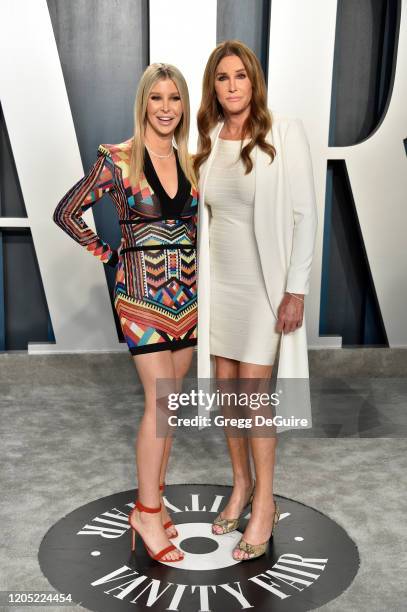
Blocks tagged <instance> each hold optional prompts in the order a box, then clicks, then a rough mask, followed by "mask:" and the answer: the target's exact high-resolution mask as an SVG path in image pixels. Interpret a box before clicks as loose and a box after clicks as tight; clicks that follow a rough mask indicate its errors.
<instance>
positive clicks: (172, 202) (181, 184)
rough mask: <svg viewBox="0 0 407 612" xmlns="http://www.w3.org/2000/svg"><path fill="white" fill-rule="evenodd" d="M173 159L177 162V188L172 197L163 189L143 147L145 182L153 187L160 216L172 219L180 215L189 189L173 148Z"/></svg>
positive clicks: (189, 186) (189, 184) (188, 183)
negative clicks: (158, 202) (160, 212)
mask: <svg viewBox="0 0 407 612" xmlns="http://www.w3.org/2000/svg"><path fill="white" fill-rule="evenodd" d="M174 154H175V161H176V164H177V177H178V189H177V193H176V194H175V196H174V197H173V198H170V196H169V195H168V193H167V192H166V191H165V189H164V187H163V186H162V184H161V181H160V179H159V177H158V174H157V172H156V170H155V168H154V165H153V162H152V161H151V157H150V154H149V152H148V151H147V148H145V152H144V174H145V177H146V179H147V182H148V183H149V184H150V185H151V187H152V188H153V191H154V193H155V194H156V195H157V196H158V199H159V200H160V204H161V211H162V216H163V217H165V218H167V219H174V218H177V217H179V216H180V214H181V213H182V211H183V209H184V206H185V202H186V201H187V200H188V198H189V195H190V191H191V183H190V182H189V181H188V179H187V178H186V176H185V174H184V172H183V170H182V168H181V164H180V163H179V159H178V152H177V150H176V149H174Z"/></svg>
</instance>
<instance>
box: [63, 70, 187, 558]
mask: <svg viewBox="0 0 407 612" xmlns="http://www.w3.org/2000/svg"><path fill="white" fill-rule="evenodd" d="M134 115H135V117H134V119H135V133H134V136H133V137H132V138H129V139H128V140H126V141H125V142H122V143H120V144H109V145H107V144H105V145H101V146H100V147H99V151H98V158H97V160H96V162H95V164H94V165H93V166H92V167H91V169H90V170H89V172H88V174H87V175H86V176H85V177H83V178H82V179H81V180H80V181H79V182H78V183H77V184H76V185H74V187H73V188H72V189H71V190H70V191H68V193H67V194H66V195H65V196H64V197H63V198H62V200H61V202H60V203H59V204H58V206H57V209H56V211H55V213H54V220H55V222H56V223H57V224H58V225H59V226H60V227H61V228H62V229H63V230H64V231H65V232H67V234H68V235H69V236H71V237H72V238H73V239H74V240H76V241H77V242H79V243H80V244H81V245H83V246H84V247H85V248H86V249H87V250H89V251H90V252H92V253H93V254H94V255H96V256H97V257H98V258H99V259H100V260H101V261H102V262H103V263H106V264H107V265H111V266H114V267H116V284H115V290H114V304H115V309H116V312H117V315H118V318H119V320H120V324H121V327H122V330H123V334H124V337H125V339H126V342H127V345H128V348H129V350H130V353H131V355H132V357H133V360H134V363H135V366H136V368H137V372H138V375H139V377H140V380H141V382H142V384H143V387H144V393H145V409H144V414H143V418H142V419H141V423H140V428H139V431H138V435H137V443H136V463H137V473H138V495H139V499H138V500H137V501H136V504H135V508H134V509H133V510H132V512H131V513H130V515H129V522H130V525H131V527H132V530H131V532H132V550H135V537H136V533H139V534H140V536H141V537H142V539H143V540H144V542H145V546H146V548H147V552H148V553H149V554H150V556H152V557H153V558H154V559H156V560H162V561H166V562H173V561H180V560H182V559H183V553H182V551H180V550H179V549H178V548H176V547H175V546H174V545H173V544H171V542H170V540H169V538H172V537H175V536H176V535H177V531H176V529H175V526H174V524H173V523H172V521H171V520H170V517H169V515H168V513H167V510H166V508H165V506H164V505H163V503H162V491H163V490H164V481H165V474H166V469H167V463H168V459H169V455H170V450H171V438H170V437H169V436H167V438H165V437H158V436H156V407H157V405H156V404H157V398H156V382H157V380H159V379H167V380H170V381H171V380H172V381H174V385H175V387H177V388H179V384H180V381H181V380H182V379H183V377H184V376H185V375H186V373H187V371H188V369H189V367H190V364H191V359H192V352H193V347H194V345H195V344H196V342H197V338H196V327H197V306H196V279H195V273H196V270H195V256H196V250H195V247H196V220H197V204H198V200H197V191H196V181H195V175H194V170H193V167H192V162H191V160H190V157H189V155H188V150H187V141H188V132H189V97H188V89H187V85H186V82H185V80H184V78H183V76H182V74H181V73H180V72H179V70H178V69H177V68H175V67H174V66H171V65H169V64H152V65H151V66H149V67H148V68H147V69H146V71H145V72H144V74H143V75H142V77H141V80H140V83H139V87H138V90H137V96H136V102H135V111H134ZM174 141H175V143H176V145H177V146H176V148H175V147H174V146H173V142H174ZM104 193H109V195H110V196H111V198H112V200H113V202H114V204H115V207H116V210H117V213H118V216H119V222H120V225H121V230H122V241H121V245H120V248H119V250H118V251H115V250H113V249H112V248H111V247H110V246H109V245H108V244H106V243H105V242H104V241H103V240H102V239H101V238H100V237H99V236H97V235H96V234H95V233H94V232H93V231H92V230H91V229H90V228H89V227H88V226H87V225H86V223H85V222H84V220H83V218H82V214H83V212H84V211H85V210H86V209H88V208H89V207H91V206H93V205H94V204H95V203H96V202H97V201H98V200H99V199H100V198H101V197H102V195H103V194H104Z"/></svg>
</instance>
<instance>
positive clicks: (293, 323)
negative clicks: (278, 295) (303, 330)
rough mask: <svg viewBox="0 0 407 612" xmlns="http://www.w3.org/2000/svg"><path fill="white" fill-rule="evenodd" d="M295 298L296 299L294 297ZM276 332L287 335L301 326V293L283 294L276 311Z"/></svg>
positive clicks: (302, 309)
mask: <svg viewBox="0 0 407 612" xmlns="http://www.w3.org/2000/svg"><path fill="white" fill-rule="evenodd" d="M296 296H297V297H296ZM277 315H278V320H277V325H276V330H277V331H278V332H283V333H284V334H288V333H289V332H293V331H295V330H296V329H298V327H301V325H302V319H303V316H304V296H303V294H302V293H294V295H291V293H287V292H286V293H285V294H284V297H283V299H282V300H281V304H280V306H279V307H278V311H277Z"/></svg>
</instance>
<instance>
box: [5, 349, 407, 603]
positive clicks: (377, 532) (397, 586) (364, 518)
mask: <svg viewBox="0 0 407 612" xmlns="http://www.w3.org/2000/svg"><path fill="white" fill-rule="evenodd" d="M341 358H342V356H341ZM320 359H321V358H320V356H318V357H316V358H315V359H314V361H311V365H312V368H311V373H312V374H313V373H314V374H318V375H323V376H325V375H327V377H326V378H325V379H320V378H318V376H316V377H315V380H314V379H313V378H312V379H311V382H312V385H311V386H312V390H313V404H315V406H316V407H317V409H318V411H319V412H320V413H321V410H322V408H323V406H324V405H325V404H326V401H325V400H326V398H327V397H329V390H330V389H334V391H333V393H332V396H333V397H337V396H338V395H339V396H340V397H342V398H343V392H344V390H347V393H348V394H350V395H349V397H350V398H351V399H352V398H353V400H354V401H356V402H360V404H361V405H360V406H358V407H357V409H356V412H355V413H354V414H353V416H352V418H351V426H350V429H348V430H347V431H345V432H342V434H341V433H339V437H336V438H326V437H320V438H311V437H306V436H305V437H290V436H286V437H284V436H281V437H280V439H279V445H278V462H277V466H276V478H275V493H276V494H281V495H283V496H286V497H290V498H292V499H295V500H298V501H301V502H303V503H305V504H308V505H310V506H312V507H314V508H317V509H318V510H320V511H321V512H323V513H325V514H327V515H328V516H329V517H331V518H332V519H333V520H335V521H336V522H337V523H339V524H340V525H341V526H342V527H344V528H345V529H346V531H347V532H348V534H349V535H350V537H351V538H352V539H353V540H354V541H355V543H356V544H357V546H358V548H359V553H360V558H361V565H360V570H359V572H358V574H357V576H356V578H355V580H354V581H353V583H352V584H351V585H350V587H349V588H348V590H347V591H346V592H345V593H343V594H342V595H341V596H340V597H339V598H337V599H336V600H334V601H332V602H330V603H328V604H327V605H325V606H323V607H322V608H319V609H320V610H323V611H324V612H325V611H326V612H328V611H330V612H355V611H358V612H364V611H366V612H367V611H369V612H384V611H389V612H401V611H402V610H406V603H405V602H406V595H407V587H406V575H407V554H406V547H407V545H406V535H407V527H406V523H405V516H406V504H405V499H404V496H405V491H406V481H407V452H406V451H407V440H406V438H405V437H403V436H404V435H405V433H404V432H405V430H404V429H403V428H404V427H405V421H406V419H405V416H404V415H405V409H406V406H405V397H406V396H405V382H406V379H405V378H404V377H402V375H404V374H405V373H404V372H403V371H402V369H401V366H400V364H399V362H398V360H397V363H398V366H397V369H396V371H395V376H397V377H398V378H394V379H389V378H382V379H378V378H375V379H371V380H370V381H369V384H370V386H369V385H368V386H367V387H366V386H363V385H362V384H361V381H360V380H359V379H356V378H355V379H351V378H349V376H347V374H348V372H345V376H343V377H339V376H338V375H339V374H341V370H340V368H339V369H338V368H334V367H333V366H332V364H330V365H329V366H328V365H327V364H324V363H323V362H322V361H321V362H320ZM313 364H314V365H313ZM313 368H314V370H313ZM324 368H325V370H324ZM382 372H383V370H382ZM362 373H363V374H366V372H365V371H364V372H363V371H362ZM334 374H336V375H337V378H336V379H333V378H331V377H332V376H333V375H334ZM321 380H322V382H321ZM338 389H339V392H338ZM383 389H385V390H386V391H385V392H383ZM349 390H351V391H349ZM380 390H381V392H380ZM140 391H141V390H140V386H139V384H138V382H137V378H136V374H135V370H134V369H133V365H132V363H131V360H130V358H129V357H128V356H127V355H126V354H124V355H123V354H105V355H103V354H102V355H82V356H76V355H70V356H62V355H55V356H53V357H49V356H47V357H40V356H33V357H29V356H28V355H26V354H4V355H0V408H1V434H2V436H1V440H2V444H1V449H0V460H1V465H2V478H1V492H2V495H1V499H0V509H1V525H2V546H1V549H0V570H1V582H0V590H30V589H33V590H45V591H52V590H53V588H52V587H51V585H50V584H49V583H48V581H47V579H46V578H45V577H44V576H43V575H42V573H41V570H40V568H39V565H38V560H37V554H38V549H39V546H40V542H41V540H42V538H43V537H44V534H45V533H46V531H47V530H48V529H49V528H50V526H52V525H53V524H54V523H55V522H57V521H58V519H60V518H61V517H62V516H64V515H66V514H68V513H69V512H71V511H72V510H74V509H75V508H78V507H79V506H82V505H84V504H86V503H87V502H90V501H92V500H94V499H97V498H99V497H105V496H107V495H110V494H112V493H115V492H117V491H122V490H127V489H131V488H133V487H134V486H135V485H136V482H135V468H134V439H135V433H136V429H137V423H138V420H139V418H140V414H141V408H142V403H141V402H142V396H141V393H140ZM324 398H325V400H324ZM331 399H332V398H331ZM353 400H352V401H353ZM386 402H387V403H386ZM345 403H346V402H345ZM342 406H343V403H342ZM348 408H349V406H348ZM372 414H373V415H374V418H373V420H372ZM403 420H404V422H403ZM389 423H390V424H392V428H391V427H389ZM397 423H400V428H399V433H397V427H395V424H396V425H397ZM380 432H387V433H386V435H387V436H390V435H393V436H394V437H376V436H378V435H383V434H380ZM341 435H343V436H347V437H340V436H341ZM198 442H199V443H197V440H196V436H184V437H183V439H182V444H177V441H176V442H175V445H174V449H173V454H172V457H171V462H170V467H169V475H168V479H167V482H168V484H171V483H184V482H203V483H205V482H208V474H210V478H209V481H210V482H213V483H219V484H230V482H231V473H230V466H229V461H228V457H227V452H226V447H225V444H224V442H223V438H221V437H220V438H219V440H217V441H216V440H214V439H213V438H212V439H210V440H208V439H206V438H205V436H204V435H202V436H201V438H200V440H199V441H198ZM214 443H216V444H217V449H216V460H215V454H214V453H213V444H214ZM4 609H5V610H6V609H7V608H4ZM17 609H19V608H17V607H13V608H10V610H17ZM27 609H29V608H26V607H24V608H21V610H27ZM37 609H38V608H37ZM44 609H46V610H49V612H51V611H52V610H55V612H57V611H58V610H63V609H68V608H61V607H47V608H44ZM70 609H73V608H70Z"/></svg>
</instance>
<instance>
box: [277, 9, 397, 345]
mask: <svg viewBox="0 0 407 612" xmlns="http://www.w3.org/2000/svg"><path fill="white" fill-rule="evenodd" d="M406 4H407V3H406V1H405V0H403V2H402V10H401V23H400V34H399V41H398V53H397V66H396V73H395V79H394V85H393V91H392V93H391V99H390V103H389V106H388V108H387V112H386V113H385V115H384V117H383V121H382V123H381V125H380V126H379V127H378V129H377V130H376V131H375V132H374V133H373V134H372V135H371V136H370V137H369V138H368V139H366V140H365V141H364V142H362V143H360V144H358V145H354V146H351V147H331V148H330V147H328V132H329V116H330V108H331V86H332V67H333V55H334V44H335V26H336V11H337V0H308V2H298V0H273V2H272V9H271V23H270V52H269V79H268V91H269V100H270V106H271V107H272V108H274V109H276V110H282V111H283V112H286V113H287V114H288V115H293V116H299V117H301V118H302V119H303V121H304V124H305V127H306V129H307V133H308V136H309V140H310V145H311V150H312V154H313V161H314V174H315V184H316V191H317V199H318V217H319V232H318V239H317V247H316V254H315V260H314V265H313V271H312V282H311V290H310V295H309V297H308V298H307V323H308V340H309V344H310V346H315V347H322V346H340V343H341V341H340V338H324V337H319V334H318V329H319V303H320V284H321V267H322V231H323V226H324V208H325V188H326V175H327V160H328V159H344V160H345V161H346V166H347V170H348V174H349V179H350V184H351V188H352V192H353V196H354V200H355V205H356V210H357V214H358V218H359V222H360V227H361V231H362V235H363V240H364V245H365V248H366V254H367V257H368V260H369V264H370V269H371V272H372V277H373V281H374V285H375V288H376V293H377V297H378V301H379V306H380V309H381V313H382V316H383V321H384V325H385V328H386V332H387V337H388V339H389V344H390V346H393V347H396V346H407V325H406V316H405V310H406V304H407V280H406V279H407V269H406V258H405V242H406V240H405V231H406V227H407V206H406V196H407V161H406V152H405V149H404V145H403V139H404V138H405V137H406V134H407V114H406V112H405V106H406V100H407V18H406V11H407V6H406Z"/></svg>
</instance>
